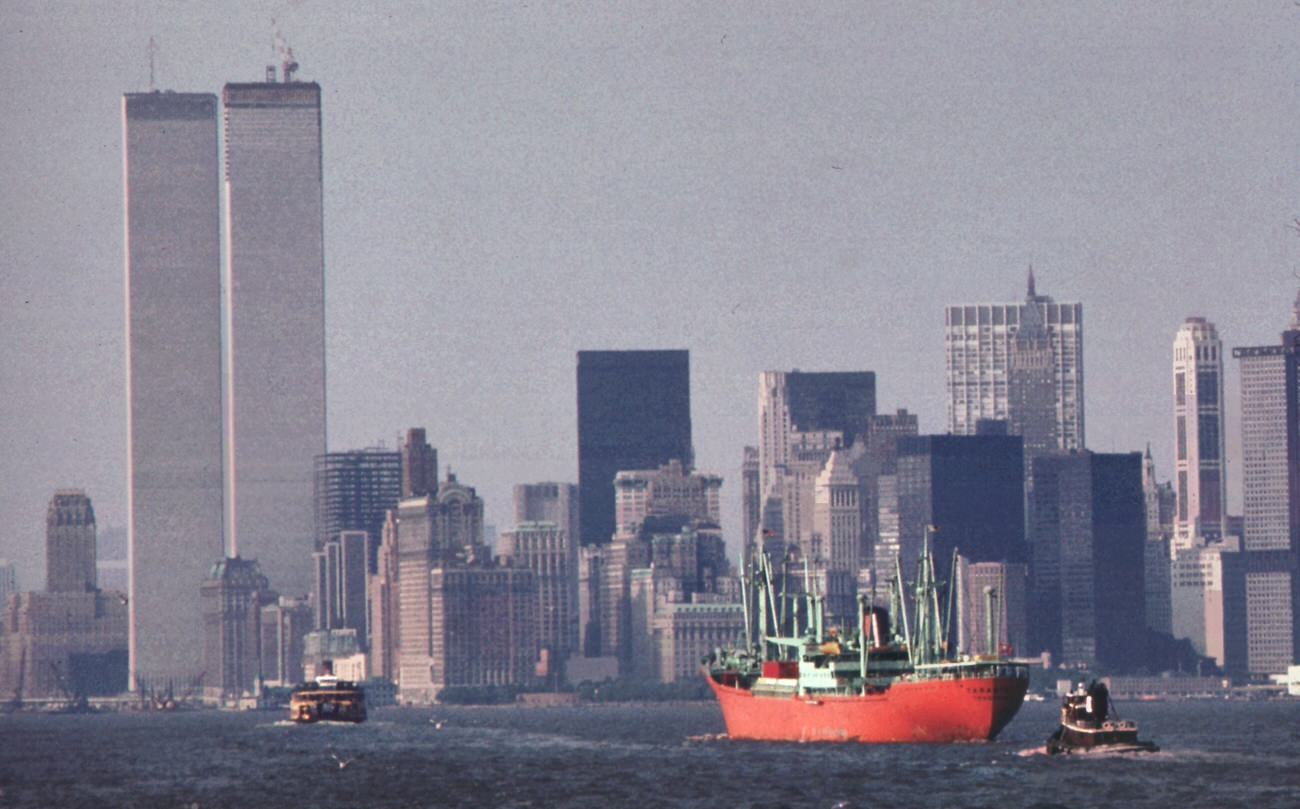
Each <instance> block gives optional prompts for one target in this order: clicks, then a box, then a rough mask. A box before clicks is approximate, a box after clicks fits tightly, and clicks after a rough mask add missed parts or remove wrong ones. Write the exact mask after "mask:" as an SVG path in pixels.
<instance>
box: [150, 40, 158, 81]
mask: <svg viewBox="0 0 1300 809" xmlns="http://www.w3.org/2000/svg"><path fill="white" fill-rule="evenodd" d="M157 56H158V40H157V39H155V38H154V37H149V92H151V93H155V92H157V91H158V85H157V83H156V82H155V81H154V62H155V60H156V57H157Z"/></svg>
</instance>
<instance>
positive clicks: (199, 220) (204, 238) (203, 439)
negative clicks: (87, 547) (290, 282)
mask: <svg viewBox="0 0 1300 809" xmlns="http://www.w3.org/2000/svg"><path fill="white" fill-rule="evenodd" d="M122 115H123V164H124V165H123V171H124V183H125V200H124V208H125V218H126V227H125V234H126V242H125V247H126V262H125V263H126V370H127V505H128V524H127V534H128V539H127V542H128V544H129V546H130V558H131V560H132V569H131V575H130V582H131V583H130V587H131V592H130V593H129V602H128V610H129V613H130V660H131V663H130V667H131V683H132V688H135V687H136V686H137V684H138V681H139V680H140V679H142V678H148V679H152V680H155V681H159V682H165V681H167V680H173V681H176V682H187V681H188V680H189V679H190V678H192V677H195V676H197V675H198V674H199V673H200V672H202V671H203V633H202V631H201V627H202V625H203V616H202V608H201V606H200V602H199V583H200V582H201V581H203V578H204V576H205V575H206V574H207V572H208V567H209V565H210V563H211V560H213V559H216V558H219V557H221V556H223V555H224V545H223V523H222V519H223V510H224V499H223V493H222V409H221V401H222V399H221V396H222V392H221V385H222V381H221V235H220V234H221V213H220V204H219V199H220V195H219V185H218V182H219V180H218V174H219V172H218V150H217V99H216V96H214V95H211V94H209V93H172V92H165V93H128V94H127V95H126V96H125V97H124V99H123V104H122Z"/></svg>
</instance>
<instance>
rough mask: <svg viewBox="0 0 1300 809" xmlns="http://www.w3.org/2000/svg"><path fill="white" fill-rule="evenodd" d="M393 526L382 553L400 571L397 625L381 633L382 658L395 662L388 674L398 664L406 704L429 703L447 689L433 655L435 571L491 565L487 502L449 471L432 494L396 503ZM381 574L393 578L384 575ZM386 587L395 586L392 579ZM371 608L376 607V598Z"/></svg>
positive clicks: (383, 673)
mask: <svg viewBox="0 0 1300 809" xmlns="http://www.w3.org/2000/svg"><path fill="white" fill-rule="evenodd" d="M390 524H391V525H392V528H389V527H388V526H386V527H385V529H384V531H383V536H384V544H385V545H386V546H387V550H381V552H380V558H381V560H383V564H384V565H391V564H392V563H391V561H390V560H391V556H392V555H395V556H396V565H395V567H394V568H392V569H393V570H395V571H396V588H395V589H396V610H395V613H393V614H392V615H391V617H392V618H395V619H396V622H395V623H396V626H395V627H392V626H391V624H390V626H389V627H388V628H383V629H381V630H380V631H381V632H384V633H385V635H384V637H385V638H386V639H385V640H384V641H383V642H384V643H385V644H388V645H391V646H392V649H391V651H385V652H384V653H383V654H384V656H385V659H386V660H388V661H391V662H389V663H386V664H385V665H387V666H388V667H389V671H391V670H394V669H393V666H394V665H395V671H396V672H397V675H398V676H397V679H398V682H399V684H400V686H401V694H402V699H403V700H404V701H413V702H431V701H432V700H433V699H434V698H435V697H437V692H438V689H439V688H441V687H442V685H445V684H446V683H445V682H444V683H442V685H440V684H439V682H440V681H438V680H435V679H434V677H435V669H436V667H438V666H439V665H441V664H440V663H438V662H437V661H435V660H434V658H433V656H432V655H433V652H432V649H433V640H432V639H433V633H434V632H435V627H434V625H433V624H432V623H431V621H432V617H431V615H432V613H431V612H430V609H431V608H430V593H432V592H433V578H432V577H433V571H434V569H435V568H452V567H464V566H476V565H477V566H482V565H483V564H484V563H485V562H487V561H488V559H489V554H488V549H487V547H486V546H485V545H484V544H483V501H482V499H481V498H479V497H478V495H477V493H476V492H475V491H474V489H473V488H472V487H469V486H465V485H464V484H462V483H460V482H459V481H457V480H456V476H455V475H454V474H452V473H451V472H448V473H447V477H446V479H445V480H443V481H442V482H441V483H439V484H438V485H437V488H436V491H435V492H434V493H432V494H427V495H422V496H419V497H410V498H405V499H403V500H402V501H401V502H400V503H398V506H397V513H396V521H395V523H393V522H392V521H391V520H390ZM394 546H395V547H394ZM381 569H383V568H381ZM383 575H385V576H386V577H388V576H389V575H391V574H390V572H388V571H386V572H385V573H384V574H383ZM457 581H460V580H457ZM387 584H388V586H389V587H391V586H392V579H391V578H389V579H388V581H387ZM457 586H459V585H457ZM371 603H372V607H373V604H374V599H372V601H371ZM448 609H450V607H448ZM456 609H459V608H458V607H457V608H456ZM373 623H374V622H372V624H373ZM373 670H374V672H375V673H376V674H377V675H378V676H385V677H386V676H389V674H388V673H387V672H386V671H383V670H380V669H379V668H377V667H375V668H374V669H373ZM458 684H464V683H458Z"/></svg>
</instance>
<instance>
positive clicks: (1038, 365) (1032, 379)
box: [944, 268, 1085, 456]
mask: <svg viewBox="0 0 1300 809" xmlns="http://www.w3.org/2000/svg"><path fill="white" fill-rule="evenodd" d="M944 324H945V325H944V343H945V353H946V358H947V360H946V363H947V378H948V431H949V432H950V433H954V434H957V435H973V434H974V433H975V432H976V429H977V425H978V423H979V422H980V420H982V419H998V420H1004V421H1007V422H1008V423H1009V424H1010V427H1011V431H1012V433H1013V434H1016V435H1022V436H1023V437H1024V439H1025V449H1026V452H1029V453H1030V455H1031V456H1032V455H1035V454H1038V453H1039V452H1043V451H1048V450H1055V449H1061V450H1072V449H1082V448H1083V447H1084V446H1085V444H1084V417H1083V415H1084V411H1083V304H1080V303H1056V302H1054V301H1053V300H1052V299H1051V298H1050V297H1048V296H1046V295H1039V294H1038V293H1037V291H1036V289H1035V288H1034V273H1033V269H1032V268H1031V269H1030V271H1029V283H1028V289H1027V291H1026V295H1025V301H1024V303H993V304H987V303H985V304H956V305H951V306H948V307H947V308H946V310H945V313H944ZM1049 390H1050V393H1049Z"/></svg>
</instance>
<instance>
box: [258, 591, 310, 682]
mask: <svg viewBox="0 0 1300 809" xmlns="http://www.w3.org/2000/svg"><path fill="white" fill-rule="evenodd" d="M311 630H312V609H311V605H310V604H308V603H307V599H305V598H286V597H284V596H281V597H280V598H278V599H277V600H276V601H275V603H272V604H267V605H266V606H264V607H262V615H261V618H260V630H259V635H260V639H261V640H260V644H261V651H260V652H259V655H260V657H261V661H262V678H263V680H264V682H265V684H266V685H268V686H293V685H297V684H298V683H301V682H305V677H304V676H303V665H302V662H303V639H304V638H305V637H306V636H307V633H308V632H310V631H311Z"/></svg>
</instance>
